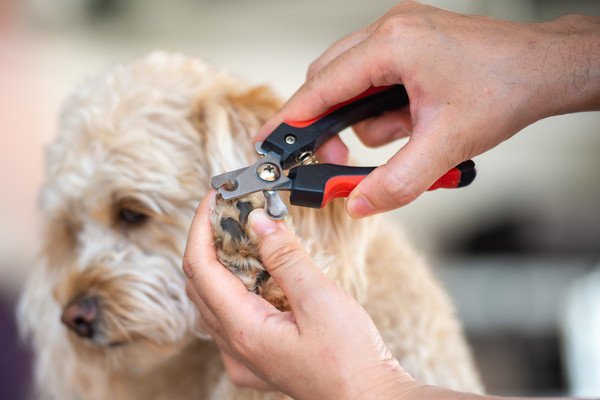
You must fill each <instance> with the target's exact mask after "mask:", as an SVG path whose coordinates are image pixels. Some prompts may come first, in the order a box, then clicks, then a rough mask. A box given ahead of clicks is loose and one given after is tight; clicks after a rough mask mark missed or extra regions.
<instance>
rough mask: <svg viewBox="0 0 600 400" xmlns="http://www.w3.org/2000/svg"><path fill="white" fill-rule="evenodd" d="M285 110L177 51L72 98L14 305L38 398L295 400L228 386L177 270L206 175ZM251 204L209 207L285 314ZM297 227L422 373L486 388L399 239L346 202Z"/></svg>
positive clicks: (227, 166)
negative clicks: (37, 240)
mask: <svg viewBox="0 0 600 400" xmlns="http://www.w3.org/2000/svg"><path fill="white" fill-rule="evenodd" d="M280 106H281V102H280V100H279V99H278V98H277V96H275V95H274V94H273V93H272V92H271V91H270V90H269V89H268V88H267V87H263V86H259V87H251V86H249V85H247V84H245V83H244V82H243V81H242V80H241V79H238V78H235V77H232V76H230V75H228V74H226V73H224V72H222V71H220V70H218V69H216V68H215V67H213V66H210V65H208V64H206V63H204V62H202V61H200V60H198V59H194V58H188V57H185V56H182V55H178V54H170V53H166V52H154V53H151V54H150V55H148V56H146V57H143V58H141V59H139V60H137V61H134V62H131V63H129V64H120V65H116V66H114V67H112V68H110V69H109V70H108V71H106V72H105V73H103V74H101V75H100V76H98V77H96V78H93V79H90V80H88V81H87V82H84V84H83V85H82V86H81V87H79V88H78V89H77V90H76V91H75V93H74V94H73V95H72V96H71V97H70V98H69V99H68V100H67V101H66V104H65V105H64V108H63V111H62V113H61V116H60V123H59V127H58V137H57V138H56V140H55V141H54V142H53V143H52V144H51V145H50V146H49V148H48V150H47V178H46V182H45V184H44V186H43V189H42V193H41V208H42V211H43V215H44V235H43V243H42V245H41V248H40V256H39V262H38V264H37V265H36V266H35V268H33V270H32V273H31V275H30V276H29V278H28V280H27V283H26V285H25V288H24V289H23V293H22V295H21V299H20V304H19V310H18V313H19V321H20V328H21V331H22V333H23V336H24V337H25V338H26V339H27V340H28V341H29V343H30V344H31V347H32V349H33V352H34V355H35V372H34V375H35V377H34V378H35V386H36V388H37V389H36V390H37V394H38V397H39V398H43V399H111V400H118V399H280V398H287V397H286V396H284V395H282V394H279V393H264V392H257V391H254V390H250V389H241V388H238V387H236V385H235V383H236V382H235V381H234V382H232V381H231V380H230V379H229V377H228V376H227V374H226V373H225V370H224V367H223V364H222V361H221V359H220V356H219V352H218V350H217V348H216V346H215V345H214V344H213V342H212V341H210V339H209V338H207V337H206V336H205V335H204V334H203V333H202V332H201V330H200V329H199V328H198V318H199V316H198V313H197V310H196V309H195V308H194V306H193V304H192V302H191V301H190V300H189V299H188V298H187V296H186V294H185V277H184V275H183V273H182V270H181V261H182V255H183V251H184V248H185V242H186V236H187V231H188V228H189V225H190V222H191V220H192V217H193V215H194V211H195V208H196V206H197V205H198V203H199V201H200V200H201V199H202V197H203V196H204V195H205V194H206V193H207V191H208V190H209V181H210V177H211V176H213V175H216V174H219V173H222V172H224V171H229V170H233V169H237V168H241V167H244V166H246V165H248V164H249V163H251V162H253V161H255V160H256V157H257V155H256V153H255V152H254V149H253V145H252V136H253V134H254V133H255V132H256V131H257V129H258V128H259V127H260V126H261V125H262V124H263V123H264V122H265V121H266V120H267V119H268V118H269V117H270V116H271V115H273V114H274V113H275V112H276V111H277V110H278V109H279V107H280ZM253 196H254V197H251V198H247V199H240V200H238V201H235V202H225V201H220V200H217V202H216V203H215V204H214V210H213V214H212V223H213V228H214V232H215V238H216V244H217V247H218V254H219V258H220V259H221V261H222V262H223V263H224V264H225V265H226V266H227V267H228V268H229V269H230V270H232V271H233V272H234V273H236V275H238V276H239V277H240V279H242V281H243V282H244V283H245V284H246V287H247V288H248V290H252V291H254V292H256V293H259V294H261V295H262V296H263V297H265V298H266V299H267V300H269V301H270V302H272V303H273V304H275V305H276V306H277V307H279V308H280V309H285V308H286V301H285V298H284V297H283V294H282V293H281V291H280V290H279V288H278V287H277V286H276V284H275V283H274V282H273V281H272V279H271V278H269V276H268V274H266V273H265V272H264V268H263V267H262V265H261V264H260V258H259V257H258V256H257V253H256V248H255V246H253V243H252V237H251V235H249V234H248V231H247V226H246V218H247V214H248V213H249V211H250V210H251V209H253V208H256V207H261V206H262V204H263V200H262V199H261V196H262V194H260V193H259V194H256V195H253ZM290 219H291V222H290V224H292V225H293V226H294V229H295V231H296V232H297V234H298V235H299V236H300V237H301V238H303V240H304V241H305V243H306V244H307V246H308V247H307V248H308V249H309V251H310V253H311V254H313V255H314V256H315V259H316V260H317V262H318V263H319V265H320V266H322V268H323V270H324V271H325V272H326V273H327V274H328V275H329V276H330V277H331V278H332V279H334V280H336V281H337V282H338V283H339V284H340V285H341V287H342V288H343V289H344V290H346V291H347V292H349V293H351V294H352V295H353V296H354V297H355V298H356V299H357V300H358V301H359V302H360V304H361V305H362V306H363V307H364V308H365V309H366V310H367V312H368V313H369V314H370V316H371V317H372V319H373V320H374V322H375V324H376V325H377V327H378V329H379V330H380V332H381V334H382V336H383V338H384V339H385V341H386V343H387V345H388V346H389V348H390V350H391V351H392V353H393V354H394V355H395V356H396V357H397V358H398V359H399V361H400V363H401V365H402V366H403V367H404V368H405V369H406V370H407V371H408V372H409V373H410V374H412V376H413V377H414V378H416V379H418V380H420V381H422V382H425V383H428V384H434V385H440V386H444V387H448V388H453V389H458V390H464V391H472V392H480V391H481V390H482V386H481V383H480V381H479V377H478V374H477V372H476V369H475V367H474V364H473V361H472V358H471V355H470V352H469V349H468V347H467V345H466V342H465V339H464V337H463V334H462V331H461V327H460V325H459V323H458V322H457V320H456V318H455V316H454V312H453V309H452V306H451V302H450V300H449V298H448V296H447V295H446V294H445V292H444V291H443V290H442V288H441V287H440V285H439V283H438V282H437V281H436V279H435V278H434V276H432V274H431V272H430V270H429V269H428V267H427V266H426V264H425V263H424V261H423V260H422V258H421V257H420V256H419V255H418V254H417V253H416V252H415V251H414V250H413V249H412V248H411V247H410V245H409V244H408V242H407V240H406V239H405V238H404V236H402V234H401V233H400V232H398V231H397V230H396V229H395V228H393V227H391V226H390V225H388V224H386V223H385V222H384V221H383V220H382V219H380V218H378V217H372V218H368V219H363V220H354V219H351V218H349V217H348V216H347V215H346V213H345V211H344V204H343V202H341V201H338V200H336V201H333V202H332V203H330V204H329V205H328V206H327V207H326V208H324V209H322V210H313V209H305V208H301V207H291V208H290ZM234 379H235V377H234Z"/></svg>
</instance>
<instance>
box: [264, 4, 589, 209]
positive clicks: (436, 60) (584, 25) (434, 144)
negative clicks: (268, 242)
mask: <svg viewBox="0 0 600 400" xmlns="http://www.w3.org/2000/svg"><path fill="white" fill-rule="evenodd" d="M599 37H600V36H599V35H598V18H595V19H594V18H593V17H585V16H568V17H563V18H561V19H559V20H556V21H552V22H550V23H544V24H523V23H515V22H509V21H501V20H496V19H492V18H487V17H482V16H476V15H462V14H457V13H453V12H449V11H445V10H441V9H437V8H435V7H431V6H426V5H421V4H419V3H415V2H403V3H400V4H398V5H397V6H395V7H394V8H392V9H391V10H390V11H388V12H387V13H386V14H385V15H383V16H382V17H381V18H380V19H378V20H377V21H375V22H374V23H373V24H371V25H369V26H368V27H366V28H364V29H362V30H360V31H357V32H355V33H352V34H350V35H348V36H346V37H344V38H343V39H341V40H339V41H338V42H337V43H335V44H334V45H333V46H331V47H330V48H329V49H328V50H327V51H326V52H325V53H324V54H323V55H322V56H321V57H320V58H318V59H317V60H316V61H315V62H314V63H313V64H312V65H311V66H310V69H309V71H308V77H307V81H306V83H305V84H304V85H303V86H302V87H301V88H300V89H299V90H298V92H296V94H295V95H294V96H293V97H292V98H291V99H290V100H289V101H288V102H287V103H286V105H285V106H284V107H283V108H282V110H281V111H280V112H279V113H278V114H277V115H276V116H274V117H273V118H272V119H271V120H269V121H268V122H267V123H266V124H265V126H264V127H263V128H262V129H261V131H260V132H259V134H258V137H257V139H258V140H261V139H262V138H264V137H265V136H267V135H268V134H269V133H270V132H271V131H272V130H273V129H274V128H275V127H276V126H278V125H279V124H280V123H281V122H282V121H284V120H285V121H304V120H310V119H312V118H314V117H316V116H318V115H320V114H322V113H323V112H325V111H326V110H327V109H328V108H329V107H331V106H334V105H336V104H339V103H340V102H343V101H345V100H348V99H350V98H352V97H355V96H356V95H358V94H360V93H362V92H364V91H365V90H366V89H368V88H369V87H371V86H383V85H392V84H397V83H402V84H403V85H404V86H405V88H406V90H407V92H408V95H409V98H410V109H404V110H399V111H395V112H390V113H387V114H385V115H383V116H381V117H378V118H374V119H371V120H368V121H364V122H362V123H360V124H358V125H356V126H355V127H354V130H355V131H356V134H357V135H358V136H359V138H360V139H361V140H362V141H363V142H364V143H365V144H366V145H368V146H379V145H382V144H385V143H388V142H391V141H393V140H396V139H398V138H402V137H405V136H410V139H409V141H408V143H407V144H406V145H405V146H404V147H403V148H402V149H400V150H399V151H398V152H397V153H396V154H395V155H394V156H393V157H392V158H391V159H390V160H389V161H388V162H387V163H386V164H385V165H382V166H381V167H379V168H377V169H376V170H375V171H373V172H372V173H371V174H370V175H369V176H367V177H366V178H365V179H364V180H363V181H362V182H361V183H360V184H359V185H358V186H357V187H356V188H355V189H354V191H353V192H352V193H351V194H350V196H349V199H348V201H347V204H346V208H347V211H348V212H349V213H350V215H352V216H354V217H362V216H366V215H370V214H374V213H377V212H382V211H386V210H390V209H394V208H397V207H400V206H402V205H405V204H407V203H409V202H411V201H413V200H414V199H415V198H416V197H417V196H419V195H420V194H421V193H422V192H424V191H425V190H426V189H427V188H429V187H430V186H431V184H432V183H433V182H435V181H436V180H437V179H438V178H439V177H440V176H442V175H443V174H444V173H445V172H446V171H448V170H449V169H451V168H452V167H454V166H455V165H457V164H459V163H460V162H462V161H464V160H466V159H469V158H472V157H474V156H476V155H478V154H481V153H483V152H485V151H486V150H489V149H490V148H492V147H494V146H496V145H498V144H499V143H501V142H502V141H504V140H506V139H507V138H509V137H511V136H512V135H514V134H515V133H516V132H518V131H519V130H520V129H522V128H523V127H525V126H527V125H529V124H531V123H533V122H535V121H537V120H538V119H541V118H544V117H546V116H549V115H554V114H559V113H565V112H573V111H582V110H589V109H598V107H599V106H600V84H599V82H600V72H599V71H598V69H597V68H596V69H590V68H589V66H590V65H600V64H599V63H600V51H599V49H600V40H599V39H598V38H599ZM346 152H347V150H346V149H345V147H344V146H343V145H342V143H341V141H340V140H339V138H336V139H335V140H334V141H331V142H330V143H327V144H326V146H324V147H323V154H322V155H321V158H325V159H326V160H327V161H330V162H335V163H339V162H340V160H343V159H344V158H345V154H346ZM332 157H335V158H332Z"/></svg>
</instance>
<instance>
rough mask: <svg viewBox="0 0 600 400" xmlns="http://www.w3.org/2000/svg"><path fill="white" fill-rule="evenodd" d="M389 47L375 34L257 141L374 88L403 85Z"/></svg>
mask: <svg viewBox="0 0 600 400" xmlns="http://www.w3.org/2000/svg"><path fill="white" fill-rule="evenodd" d="M392 61H395V60H392V59H391V57H390V54H388V52H387V51H385V45H384V44H382V43H380V42H379V37H377V38H374V35H372V36H370V37H368V38H367V39H365V40H363V41H362V42H360V43H359V44H357V45H356V46H354V47H351V48H349V49H348V50H346V51H345V52H343V53H342V54H340V55H338V56H337V57H336V58H335V59H333V60H332V61H331V62H329V63H328V64H327V65H326V66H324V67H323V68H322V69H321V70H320V71H319V72H317V73H316V74H315V75H314V76H313V77H312V78H311V79H309V80H308V81H306V82H305V83H304V84H303V85H302V87H300V89H298V91H297V92H296V93H295V94H294V95H293V96H292V97H291V98H290V99H289V100H288V101H287V102H286V104H285V105H284V106H283V108H282V109H281V110H280V111H279V112H278V113H277V114H276V115H275V116H273V118H271V119H270V120H269V121H267V123H265V125H264V126H263V127H262V128H261V129H260V130H259V133H258V134H257V139H258V140H260V139H261V138H264V137H266V136H268V135H269V134H270V133H271V132H272V130H273V129H274V128H275V127H277V126H278V125H279V124H280V123H281V122H283V121H291V122H299V121H308V120H311V119H313V118H316V117H318V116H319V115H321V114H323V113H325V112H326V111H327V110H328V109H329V108H331V107H333V106H335V105H338V104H339V103H342V102H344V101H346V100H349V99H351V98H353V97H356V96H358V95H359V94H361V93H363V92H364V91H366V90H367V89H369V88H370V87H372V86H385V85H390V84H394V83H400V82H399V77H398V76H395V75H394V74H393V73H392V71H390V70H389V68H388V67H389V66H390V65H392V64H394V63H392Z"/></svg>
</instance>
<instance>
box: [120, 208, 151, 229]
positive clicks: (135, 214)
mask: <svg viewBox="0 0 600 400" xmlns="http://www.w3.org/2000/svg"><path fill="white" fill-rule="evenodd" d="M118 218H119V221H120V222H124V223H126V224H128V225H140V224H142V223H144V222H146V221H147V220H148V216H147V215H146V214H144V213H141V212H139V211H134V210H131V209H129V208H121V209H120V210H119V214H118Z"/></svg>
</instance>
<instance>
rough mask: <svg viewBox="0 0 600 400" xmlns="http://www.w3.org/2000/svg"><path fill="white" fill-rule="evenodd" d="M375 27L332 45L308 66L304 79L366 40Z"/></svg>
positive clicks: (350, 35) (370, 26) (362, 30)
mask: <svg viewBox="0 0 600 400" xmlns="http://www.w3.org/2000/svg"><path fill="white" fill-rule="evenodd" d="M376 23H377V21H376ZM376 26H377V25H375V24H372V25H369V26H367V27H366V28H363V29H360V30H358V31H356V32H353V33H351V34H349V35H347V36H344V37H343V38H341V39H340V40H338V41H337V42H335V43H334V44H332V45H331V46H330V47H329V48H328V49H327V50H325V52H324V53H323V54H321V56H319V58H317V59H316V60H315V61H313V62H312V63H311V64H310V66H309V67H308V71H307V72H306V79H311V78H312V77H313V76H315V74H316V73H317V72H319V71H320V70H321V69H323V67H324V66H326V65H327V64H329V63H330V62H331V60H333V59H335V58H336V57H337V56H339V55H340V54H342V53H343V52H344V51H346V50H348V49H349V48H351V47H354V46H356V45H357V44H359V43H360V42H362V41H363V40H365V39H366V38H368V37H369V36H370V35H371V33H372V32H373V29H374V28H375V27H376Z"/></svg>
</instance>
